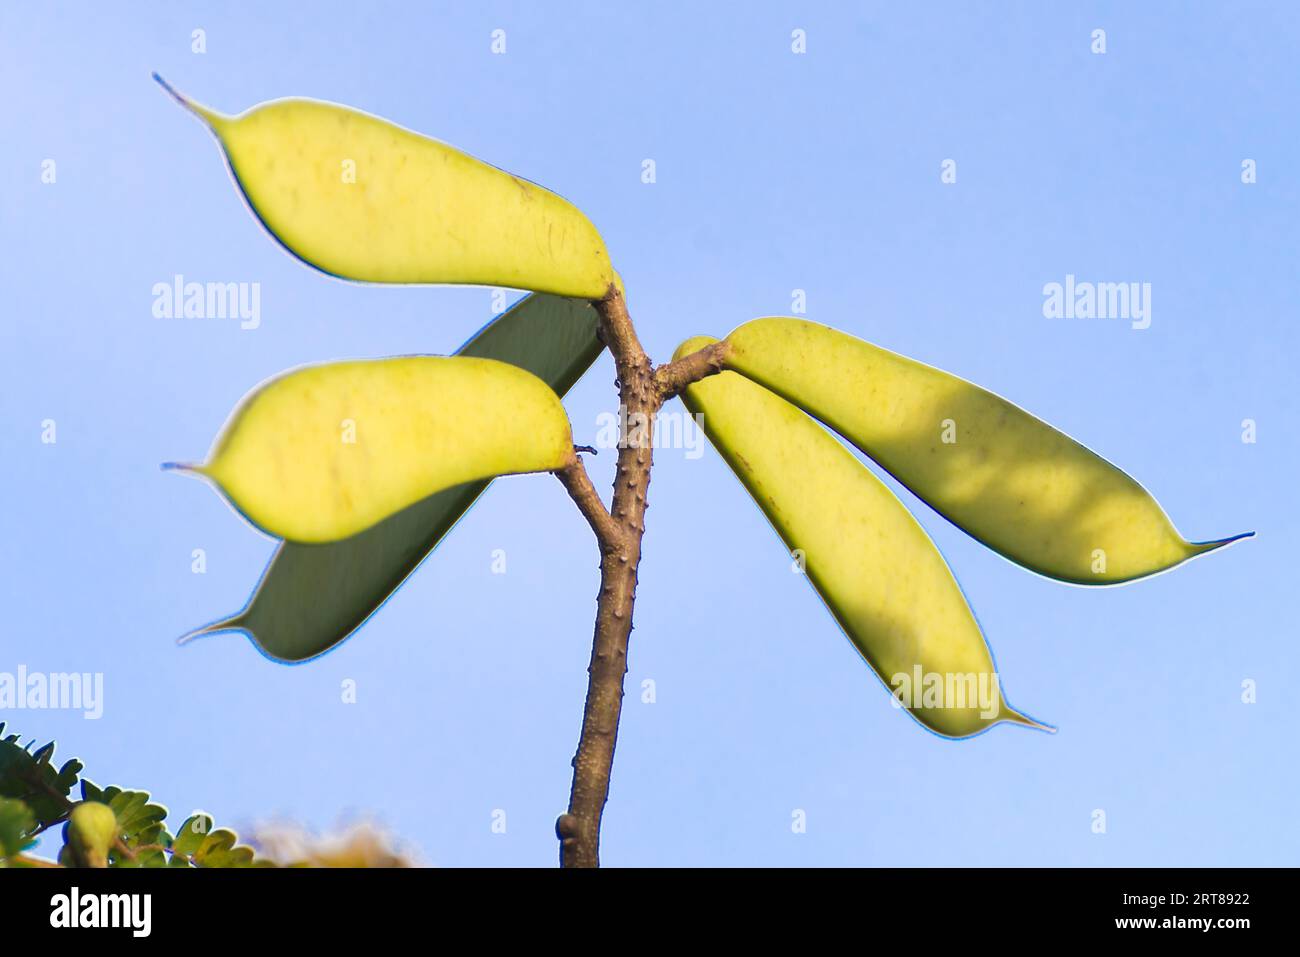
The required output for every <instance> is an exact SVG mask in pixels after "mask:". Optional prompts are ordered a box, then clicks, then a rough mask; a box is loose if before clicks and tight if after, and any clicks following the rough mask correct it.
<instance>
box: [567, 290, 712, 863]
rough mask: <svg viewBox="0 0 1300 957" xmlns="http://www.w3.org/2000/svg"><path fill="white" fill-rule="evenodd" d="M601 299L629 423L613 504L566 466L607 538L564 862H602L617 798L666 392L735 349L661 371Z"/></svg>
mask: <svg viewBox="0 0 1300 957" xmlns="http://www.w3.org/2000/svg"><path fill="white" fill-rule="evenodd" d="M594 305H595V307H596V312H597V314H598V316H599V317H600V337H601V340H602V341H603V342H604V343H605V345H606V347H608V349H609V351H610V353H611V354H612V355H613V356H614V368H615V370H616V372H617V376H618V387H619V402H620V405H621V408H620V412H621V415H620V422H621V423H622V427H621V429H620V434H619V449H618V462H617V466H616V469H615V475H614V496H613V499H612V500H611V503H610V507H609V509H608V510H606V509H605V506H604V503H603V502H602V501H601V500H600V496H599V495H598V494H597V492H596V489H595V487H594V486H592V484H591V479H590V478H589V477H588V475H587V470H586V468H585V466H584V465H583V463H582V459H581V458H579V457H578V456H577V455H575V456H574V458H573V461H572V462H570V464H569V465H567V466H565V467H564V468H562V469H560V470H558V471H557V472H556V476H557V477H558V478H559V480H560V482H561V483H563V485H564V487H565V488H566V489H568V491H569V495H570V496H571V497H572V498H573V500H574V502H575V503H576V504H577V506H578V510H579V511H581V512H582V514H583V517H585V518H586V519H587V522H588V523H589V524H590V525H591V527H592V530H593V531H595V533H596V540H597V541H598V542H599V544H600V594H599V595H598V597H597V599H596V634H595V639H594V641H593V642H592V649H591V664H590V666H589V667H588V668H587V675H588V680H587V701H586V705H585V706H584V708H583V714H582V736H581V737H580V738H579V740H578V751H577V754H575V755H574V757H573V787H572V789H571V791H570V793H569V809H568V811H567V812H566V813H564V814H562V815H560V818H559V820H557V821H556V822H555V833H556V836H557V837H559V839H560V863H561V864H562V865H563V866H564V867H597V866H598V865H599V864H600V819H601V815H602V814H603V813H604V810H605V801H606V799H607V798H608V797H609V779H610V772H611V771H612V769H613V766H614V747H615V744H616V743H617V740H618V722H619V717H620V715H621V714H622V710H623V676H624V675H626V674H627V651H628V639H629V637H630V635H631V633H632V606H633V603H634V602H635V600H636V583H637V569H638V567H639V565H640V563H641V538H642V536H643V535H644V534H645V510H646V507H647V502H646V490H647V489H648V488H649V485H650V467H651V464H652V449H651V446H652V442H653V429H654V417H655V414H656V413H657V412H658V411H659V407H660V406H661V405H662V404H663V402H664V400H665V399H667V398H669V397H671V396H673V395H676V394H677V393H678V392H679V391H681V389H683V388H685V387H686V386H687V385H689V384H690V383H691V382H695V381H698V380H699V379H702V378H704V377H705V376H708V375H713V374H714V373H716V372H719V371H721V370H722V365H723V359H724V358H725V356H726V346H725V345H724V344H722V343H715V344H714V345H712V346H708V347H706V348H704V349H701V350H700V351H699V352H697V353H694V354H692V355H690V356H685V357H683V358H682V359H680V360H678V361H677V362H674V363H671V364H669V365H667V366H664V367H663V368H661V369H659V370H658V372H656V371H655V369H654V368H653V366H651V364H650V359H649V357H648V356H646V354H645V350H644V349H642V348H641V343H640V341H639V340H638V339H637V335H636V330H635V329H634V328H633V327H632V320H631V318H630V317H629V316H628V314H627V307H626V305H625V303H624V301H623V295H622V293H620V292H619V291H618V289H616V288H615V287H613V286H611V287H610V289H609V292H608V293H607V294H606V296H605V298H604V299H602V300H600V301H599V302H597V303H594Z"/></svg>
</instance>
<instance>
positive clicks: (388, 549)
mask: <svg viewBox="0 0 1300 957" xmlns="http://www.w3.org/2000/svg"><path fill="white" fill-rule="evenodd" d="M603 348H604V347H603V346H602V345H601V343H600V340H599V339H598V338H597V337H596V313H595V310H593V309H592V307H591V304H590V303H587V302H584V301H582V300H578V299H561V298H559V297H556V296H546V295H532V296H528V297H526V298H525V299H523V300H521V301H520V302H519V303H518V304H517V305H515V306H514V307H513V308H511V309H510V310H509V311H507V312H505V313H503V314H502V315H500V316H498V317H497V318H495V319H493V320H492V321H491V322H490V323H488V325H486V326H485V327H484V328H483V329H481V330H480V331H479V332H478V333H477V334H475V336H474V337H473V338H472V339H470V341H469V342H467V343H465V345H463V346H462V347H461V348H460V350H459V351H458V352H457V355H463V356H477V357H480V358H486V359H499V360H501V361H502V362H510V363H512V364H514V365H517V366H519V367H521V368H523V369H527V370H528V371H529V372H532V373H533V374H534V375H536V376H538V377H539V378H541V379H542V380H543V381H545V382H546V383H547V384H548V385H550V386H551V388H552V389H554V390H555V391H556V393H558V394H559V395H561V396H562V395H564V394H565V393H566V392H568V391H569V389H570V388H571V387H572V386H573V384H574V383H575V382H577V381H578V379H579V378H580V377H581V376H582V374H583V373H584V372H586V371H587V369H588V368H590V366H591V364H592V363H593V362H594V361H595V360H596V357H597V356H598V355H599V354H600V352H601V350H602V349H603ZM489 484H490V480H480V481H475V482H467V483H466V484H464V485H457V486H455V487H453V488H449V489H445V490H444V491H441V492H437V493H435V494H433V495H430V496H429V497H428V498H425V499H421V500H420V501H419V502H416V503H415V504H414V505H410V506H408V507H407V508H404V509H402V511H400V512H398V513H397V514H395V515H391V516H389V517H388V518H386V519H384V520H383V521H381V522H379V523H378V524H376V525H372V526H371V527H370V528H367V529H365V530H364V531H361V532H358V533H357V534H356V535H353V536H351V537H350V538H345V539H342V540H340V541H337V542H325V543H321V544H314V545H308V544H302V543H300V542H281V543H280V545H279V547H278V548H277V549H276V551H275V555H274V556H273V557H272V558H271V562H270V564H269V565H268V566H267V568H266V571H265V572H264V573H263V575H262V580H261V582H260V583H259V584H258V586H257V590H256V591H255V592H254V593H253V596H252V598H251V599H249V602H248V604H247V606H246V607H245V608H244V609H243V610H242V611H240V612H239V613H238V614H236V615H233V616H231V617H229V618H225V619H222V620H220V621H216V622H213V623H212V624H210V625H208V626H206V627H204V628H201V629H199V630H198V631H196V632H194V633H193V634H191V635H188V636H186V639H182V640H188V639H189V638H195V637H199V636H202V635H210V634H214V633H216V632H222V631H232V630H238V631H242V632H244V633H245V634H247V635H248V636H249V638H251V639H252V641H253V642H254V643H255V644H256V645H257V647H258V648H260V649H261V650H262V652H263V653H264V654H266V655H267V656H268V657H270V658H273V659H275V660H277V661H286V662H297V661H304V660H306V659H308V658H313V657H315V656H317V655H320V654H323V653H324V652H326V651H328V650H329V649H330V648H332V647H334V646H335V645H337V644H338V643H339V642H341V641H342V640H343V639H345V638H347V637H348V636H349V635H351V634H352V633H353V632H354V631H355V630H356V629H357V628H359V627H360V626H361V625H362V624H363V623H364V622H365V621H366V619H367V618H369V617H370V615H371V614H373V613H374V612H375V611H376V610H377V609H378V608H379V607H380V606H381V605H382V604H383V603H384V601H385V600H386V599H387V598H388V596H389V595H391V594H392V593H393V592H394V591H395V590H396V589H397V588H398V587H399V586H400V585H401V584H402V582H403V581H405V580H406V577H407V576H408V575H410V574H411V573H412V572H413V571H414V570H415V568H416V567H417V566H418V565H419V564H420V562H421V561H423V560H424V558H425V557H426V556H427V555H428V554H429V553H430V552H431V551H433V549H434V548H435V547H437V545H438V543H439V542H440V541H441V540H442V538H443V536H444V535H446V534H447V533H448V532H449V531H450V530H451V529H452V527H453V526H454V525H455V524H456V523H457V522H458V521H459V520H460V518H461V516H463V515H464V514H465V512H466V511H468V510H469V508H470V506H471V505H473V504H474V501H475V500H476V499H477V498H478V496H479V495H480V494H482V492H483V491H484V490H485V489H486V488H487V487H488V485H489Z"/></svg>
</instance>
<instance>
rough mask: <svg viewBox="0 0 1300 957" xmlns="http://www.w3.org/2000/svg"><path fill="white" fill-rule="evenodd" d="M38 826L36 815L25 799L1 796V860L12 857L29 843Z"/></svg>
mask: <svg viewBox="0 0 1300 957" xmlns="http://www.w3.org/2000/svg"><path fill="white" fill-rule="evenodd" d="M35 828H36V815H35V814H33V813H32V809H31V808H29V807H28V806H27V803H26V802H25V801H20V800H18V799H17V798H0V860H3V859H5V858H9V857H12V856H13V855H15V854H17V853H18V852H19V851H21V850H22V849H23V848H24V847H26V846H27V844H28V837H27V835H29V834H31V832H32V831H33V830H34V829H35Z"/></svg>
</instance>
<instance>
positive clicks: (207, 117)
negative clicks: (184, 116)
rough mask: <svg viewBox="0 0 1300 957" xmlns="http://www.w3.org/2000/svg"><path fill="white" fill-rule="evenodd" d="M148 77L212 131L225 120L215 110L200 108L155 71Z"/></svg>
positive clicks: (200, 106)
mask: <svg viewBox="0 0 1300 957" xmlns="http://www.w3.org/2000/svg"><path fill="white" fill-rule="evenodd" d="M150 75H151V76H152V77H153V80H154V82H155V83H157V84H158V85H159V86H161V87H162V88H163V90H164V92H166V94H167V95H168V96H170V97H171V98H172V99H173V100H175V101H176V102H177V103H179V104H180V105H181V106H183V107H185V109H187V110H189V111H190V112H191V113H193V114H194V115H195V116H197V117H198V118H199V119H201V120H202V121H203V122H204V123H207V124H208V126H210V127H212V128H213V129H216V128H217V126H219V125H220V123H221V121H222V120H225V119H227V117H225V116H223V115H222V114H220V113H218V112H216V111H215V110H210V109H208V108H207V107H206V106H202V105H200V104H198V103H195V102H194V101H193V100H191V99H190V98H189V97H187V96H186V95H185V94H184V93H182V92H181V91H180V90H178V89H176V87H174V86H172V85H171V84H170V83H168V82H167V81H166V80H164V79H163V78H162V75H161V74H160V73H158V72H157V71H156V70H155V71H154V72H153V73H151V74H150Z"/></svg>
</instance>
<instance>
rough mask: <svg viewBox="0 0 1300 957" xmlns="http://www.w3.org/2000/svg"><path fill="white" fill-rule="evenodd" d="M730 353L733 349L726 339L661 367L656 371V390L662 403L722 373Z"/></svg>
mask: <svg viewBox="0 0 1300 957" xmlns="http://www.w3.org/2000/svg"><path fill="white" fill-rule="evenodd" d="M730 351H731V347H730V346H729V345H728V344H727V342H726V340H725V339H724V340H723V341H721V342H714V343H712V344H710V345H707V346H705V347H704V348H703V349H700V350H698V351H696V352H692V353H690V354H689V355H685V356H682V357H681V358H680V359H678V360H677V361H676V362H670V363H668V364H667V365H662V366H660V367H659V368H658V369H656V370H655V389H656V391H657V392H658V393H659V401H660V403H663V402H667V401H668V400H669V399H671V398H672V397H673V396H675V395H677V394H679V393H680V392H681V391H682V390H683V389H685V388H686V387H687V386H688V385H690V384H691V383H693V382H699V381H700V380H701V379H704V378H706V377H708V376H711V375H716V374H717V373H719V372H721V371H722V370H723V368H724V367H725V365H726V361H727V355H728V353H729V352H730Z"/></svg>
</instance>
